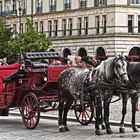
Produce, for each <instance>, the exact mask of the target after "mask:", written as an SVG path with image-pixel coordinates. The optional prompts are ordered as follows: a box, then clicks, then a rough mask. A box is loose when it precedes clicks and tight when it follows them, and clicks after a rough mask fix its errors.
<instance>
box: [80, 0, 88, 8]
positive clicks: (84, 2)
mask: <svg viewBox="0 0 140 140" xmlns="http://www.w3.org/2000/svg"><path fill="white" fill-rule="evenodd" d="M85 7H87V1H86V0H80V8H85Z"/></svg>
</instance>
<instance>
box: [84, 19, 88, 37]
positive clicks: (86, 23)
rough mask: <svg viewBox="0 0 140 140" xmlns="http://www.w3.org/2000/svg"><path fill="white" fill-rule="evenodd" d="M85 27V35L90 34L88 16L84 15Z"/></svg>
mask: <svg viewBox="0 0 140 140" xmlns="http://www.w3.org/2000/svg"><path fill="white" fill-rule="evenodd" d="M84 29H85V35H87V34H88V17H84Z"/></svg>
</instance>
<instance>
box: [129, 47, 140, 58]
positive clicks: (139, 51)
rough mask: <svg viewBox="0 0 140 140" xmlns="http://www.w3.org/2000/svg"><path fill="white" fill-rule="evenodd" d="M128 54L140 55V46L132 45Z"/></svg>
mask: <svg viewBox="0 0 140 140" xmlns="http://www.w3.org/2000/svg"><path fill="white" fill-rule="evenodd" d="M129 55H138V56H140V48H139V47H133V48H132V49H131V50H130V51H129Z"/></svg>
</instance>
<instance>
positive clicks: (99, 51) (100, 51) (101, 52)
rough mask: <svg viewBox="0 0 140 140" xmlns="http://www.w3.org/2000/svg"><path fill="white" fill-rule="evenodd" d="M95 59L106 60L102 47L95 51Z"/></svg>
mask: <svg viewBox="0 0 140 140" xmlns="http://www.w3.org/2000/svg"><path fill="white" fill-rule="evenodd" d="M96 58H97V59H99V60H101V61H102V60H104V59H106V54H105V50H104V49H103V48H102V47H99V48H98V49H97V53H96Z"/></svg>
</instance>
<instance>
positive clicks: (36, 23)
mask: <svg viewBox="0 0 140 140" xmlns="http://www.w3.org/2000/svg"><path fill="white" fill-rule="evenodd" d="M35 30H36V31H37V32H38V22H35Z"/></svg>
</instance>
